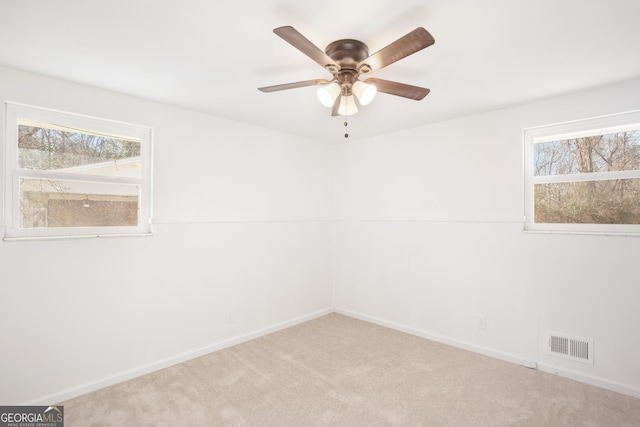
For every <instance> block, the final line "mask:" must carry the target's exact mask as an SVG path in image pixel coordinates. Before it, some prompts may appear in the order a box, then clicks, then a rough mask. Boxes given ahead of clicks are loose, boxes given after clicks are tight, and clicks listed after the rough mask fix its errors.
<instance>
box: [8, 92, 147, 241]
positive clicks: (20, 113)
mask: <svg viewBox="0 0 640 427" xmlns="http://www.w3.org/2000/svg"><path fill="white" fill-rule="evenodd" d="M4 106H5V111H4V119H5V150H4V152H5V155H6V157H5V174H4V180H5V182H4V189H5V200H4V202H5V203H4V224H5V230H4V236H3V240H31V239H39V238H42V239H50V238H71V237H96V236H123V235H124V236H137V235H148V234H151V233H152V231H153V227H152V224H151V218H152V197H153V188H152V179H151V178H152V161H153V155H152V145H153V144H152V138H153V129H152V128H151V127H148V126H142V125H137V124H132V123H125V122H119V121H115V120H109V119H102V118H97V117H91V116H85V115H80V114H76V113H68V112H63V111H58V110H52V109H48V108H41V107H37V106H31V105H26V104H19V103H13V102H5V103H4ZM19 123H55V124H56V125H57V126H58V127H64V128H72V129H78V130H79V131H82V132H86V131H85V130H86V129H88V130H89V131H90V132H91V131H93V132H91V133H94V134H99V135H107V136H115V137H122V136H123V135H126V138H128V139H132V140H136V141H139V142H140V156H139V157H136V158H135V159H130V161H131V162H132V161H140V164H141V166H142V168H141V170H140V177H139V178H131V177H125V176H116V177H112V176H105V175H96V174H87V173H84V174H83V173H75V172H74V171H75V170H82V168H80V169H78V168H68V169H61V170H55V171H40V170H29V169H20V168H18V164H17V159H18V147H17V144H16V143H15V142H16V141H17V138H18V126H19ZM124 163H127V162H126V161H125V162H123V164H124ZM100 165H102V164H98V166H100ZM21 178H36V179H38V178H41V179H53V180H65V181H72V182H76V183H80V182H85V183H87V182H88V183H96V184H98V183H103V184H106V185H107V186H110V187H111V188H115V187H116V186H118V184H123V185H125V186H126V188H127V191H128V192H129V193H130V192H131V190H133V188H131V186H132V185H133V186H135V187H136V188H137V190H136V191H134V193H135V195H137V196H138V200H139V205H138V209H139V212H138V215H139V216H138V224H137V225H136V226H127V227H50V228H20V225H19V218H20V212H19V210H20V200H19V199H20V188H19V185H20V184H19V183H20V179H21ZM109 194H110V193H109ZM132 194H133V193H132Z"/></svg>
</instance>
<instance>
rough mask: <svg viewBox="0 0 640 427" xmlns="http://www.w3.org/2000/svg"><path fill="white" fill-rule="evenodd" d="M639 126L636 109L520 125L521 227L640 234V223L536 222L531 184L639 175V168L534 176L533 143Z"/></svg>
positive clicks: (578, 231) (635, 128) (537, 230)
mask: <svg viewBox="0 0 640 427" xmlns="http://www.w3.org/2000/svg"><path fill="white" fill-rule="evenodd" d="M639 129H640V110H636V111H630V112H626V113H620V114H613V115H607V116H600V117H595V118H590V119H584V120H576V121H571V122H565V123H558V124H553V125H547V126H539V127H533V128H528V129H524V131H523V141H524V144H523V145H524V231H527V232H545V233H576V234H604V235H608V234H612V235H619V234H622V235H633V236H638V235H640V224H556V223H554V224H550V223H536V222H535V217H534V208H535V206H534V203H535V201H534V185H535V184H545V183H557V182H579V181H597V180H605V179H622V178H640V170H630V171H613V172H594V173H589V174H567V175H548V176H534V175H533V173H534V156H533V147H534V144H537V143H544V142H551V141H559V140H566V139H572V138H580V137H587V136H594V135H605V134H608V133H616V132H627V131H632V130H639Z"/></svg>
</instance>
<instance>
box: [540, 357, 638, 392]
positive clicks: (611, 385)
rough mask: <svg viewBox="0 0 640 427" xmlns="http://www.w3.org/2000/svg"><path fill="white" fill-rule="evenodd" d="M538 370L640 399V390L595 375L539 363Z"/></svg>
mask: <svg viewBox="0 0 640 427" xmlns="http://www.w3.org/2000/svg"><path fill="white" fill-rule="evenodd" d="M538 370H539V371H541V372H545V373H548V374H554V375H558V376H560V377H563V378H570V379H572V380H575V381H578V382H581V383H584V384H589V385H592V386H594V387H599V388H603V389H605V390H610V391H615V392H616V393H621V394H625V395H627V396H632V397H636V398H640V388H638V387H635V386H632V385H629V384H623V383H620V382H617V381H611V380H607V379H604V378H600V377H596V376H594V375H588V374H583V373H580V372H576V371H572V370H570V369H565V368H560V367H558V366H555V365H551V364H548V363H540V362H538Z"/></svg>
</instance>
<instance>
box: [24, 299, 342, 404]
mask: <svg viewBox="0 0 640 427" xmlns="http://www.w3.org/2000/svg"><path fill="white" fill-rule="evenodd" d="M331 313H333V308H325V309H323V310H319V311H316V312H314V313H310V314H306V315H304V316H300V317H297V318H294V319H291V320H288V321H286V322H282V323H278V324H275V325H272V326H268V327H266V328H261V329H258V330H255V331H252V332H248V333H246V334H242V335H238V336H235V337H232V338H229V339H226V340H224V341H221V342H217V343H214V344H211V345H209V346H207V347H204V348H201V349H199V350H195V351H191V352H187V353H182V354H179V355H176V356H173V357H169V358H166V359H163V360H159V361H157V362H153V363H149V364H147V365H144V366H140V367H137V368H134V369H131V370H128V371H125V372H121V373H119V374H116V375H113V376H110V377H108V378H104V379H102V380H100V381H96V382H93V383H90V384H85V385H82V386H78V387H72V388H69V389H66V390H63V391H61V392H59V393H54V394H50V395H48V396H42V397H38V398H37V399H33V400H31V401H29V402H25V403H22V405H51V404H54V403H56V402H63V401H65V400H69V399H73V398H74V397H78V396H81V395H83V394H87V393H90V392H92V391H96V390H99V389H101V388H104V387H109V386H112V385H115V384H118V383H121V382H124V381H127V380H131V379H133V378H136V377H139V376H141V375H146V374H149V373H151V372H155V371H158V370H160V369H164V368H168V367H169V366H173V365H176V364H178V363H182V362H186V361H188V360H191V359H195V358H196V357H200V356H204V355H206V354H209V353H213V352H215V351H219V350H222V349H225V348H228V347H232V346H234V345H238V344H241V343H243V342H246V341H250V340H252V339H256V338H259V337H262V336H264V335H268V334H271V333H273V332H277V331H279V330H282V329H285V328H289V327H291V326H295V325H298V324H300V323H304V322H307V321H309V320H313V319H315V318H318V317H321V316H325V315H327V314H331Z"/></svg>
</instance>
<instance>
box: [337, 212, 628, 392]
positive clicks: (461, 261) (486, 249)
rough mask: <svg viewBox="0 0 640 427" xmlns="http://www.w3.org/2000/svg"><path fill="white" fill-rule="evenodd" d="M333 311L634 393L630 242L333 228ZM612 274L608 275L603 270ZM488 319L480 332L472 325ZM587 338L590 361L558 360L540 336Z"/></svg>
mask: <svg viewBox="0 0 640 427" xmlns="http://www.w3.org/2000/svg"><path fill="white" fill-rule="evenodd" d="M335 227H336V229H335V237H334V239H335V242H334V248H335V249H334V250H335V260H334V271H335V272H334V287H335V291H334V304H335V307H336V310H337V311H339V312H343V313H346V314H350V315H354V316H356V317H360V318H363V319H369V320H373V321H374V322H377V323H381V324H385V325H387V326H391V327H395V328H397V329H400V330H405V331H407V332H411V333H415V334H416V335H420V336H425V337H427V338H430V339H434V340H437V341H441V342H445V343H447V344H451V345H455V346H458V347H461V348H465V349H469V350H472V351H476V352H479V353H483V354H487V355H492V356H494V357H498V358H501V359H505V360H509V361H512V362H515V363H521V364H526V365H530V366H531V365H533V364H537V365H538V366H540V367H541V368H543V367H544V368H545V370H547V371H549V372H554V373H558V374H560V375H563V376H567V377H571V378H574V379H579V380H580V381H584V382H588V383H592V384H594V385H598V386H601V387H605V388H609V389H612V390H615V391H619V392H623V393H625V394H630V395H638V394H639V393H638V390H640V367H638V365H637V363H636V362H635V360H634V358H633V356H632V355H634V354H637V353H638V351H640V342H639V341H638V340H635V339H629V337H630V334H633V331H632V328H633V326H632V325H635V324H640V314H639V312H638V310H636V309H634V308H633V303H631V302H630V301H629V297H630V296H632V298H631V299H632V300H633V301H637V300H639V299H640V288H638V287H637V286H636V285H634V283H635V279H634V277H635V276H634V274H632V273H631V271H630V270H629V266H631V265H634V263H635V261H634V260H635V257H636V255H635V254H637V253H638V241H637V239H632V238H628V237H614V236H587V235H548V234H547V235H543V234H529V233H523V232H522V231H521V223H517V222H480V221H478V222H473V221H467V222H444V221H426V220H425V221H392V220H385V221H375V220H367V221H355V220H353V221H339V222H337V223H336V226H335ZM605 266H609V267H610V268H605ZM481 318H482V319H485V329H483V328H482V327H480V323H479V320H480V319H481ZM548 330H554V331H562V332H565V333H568V334H572V335H577V336H585V337H592V338H593V339H594V343H595V345H594V347H595V363H594V364H593V365H587V364H584V363H580V362H575V361H570V360H563V359H558V358H557V357H553V356H550V355H549V354H548V352H547V350H546V343H545V342H544V339H545V337H546V331H548Z"/></svg>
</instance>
